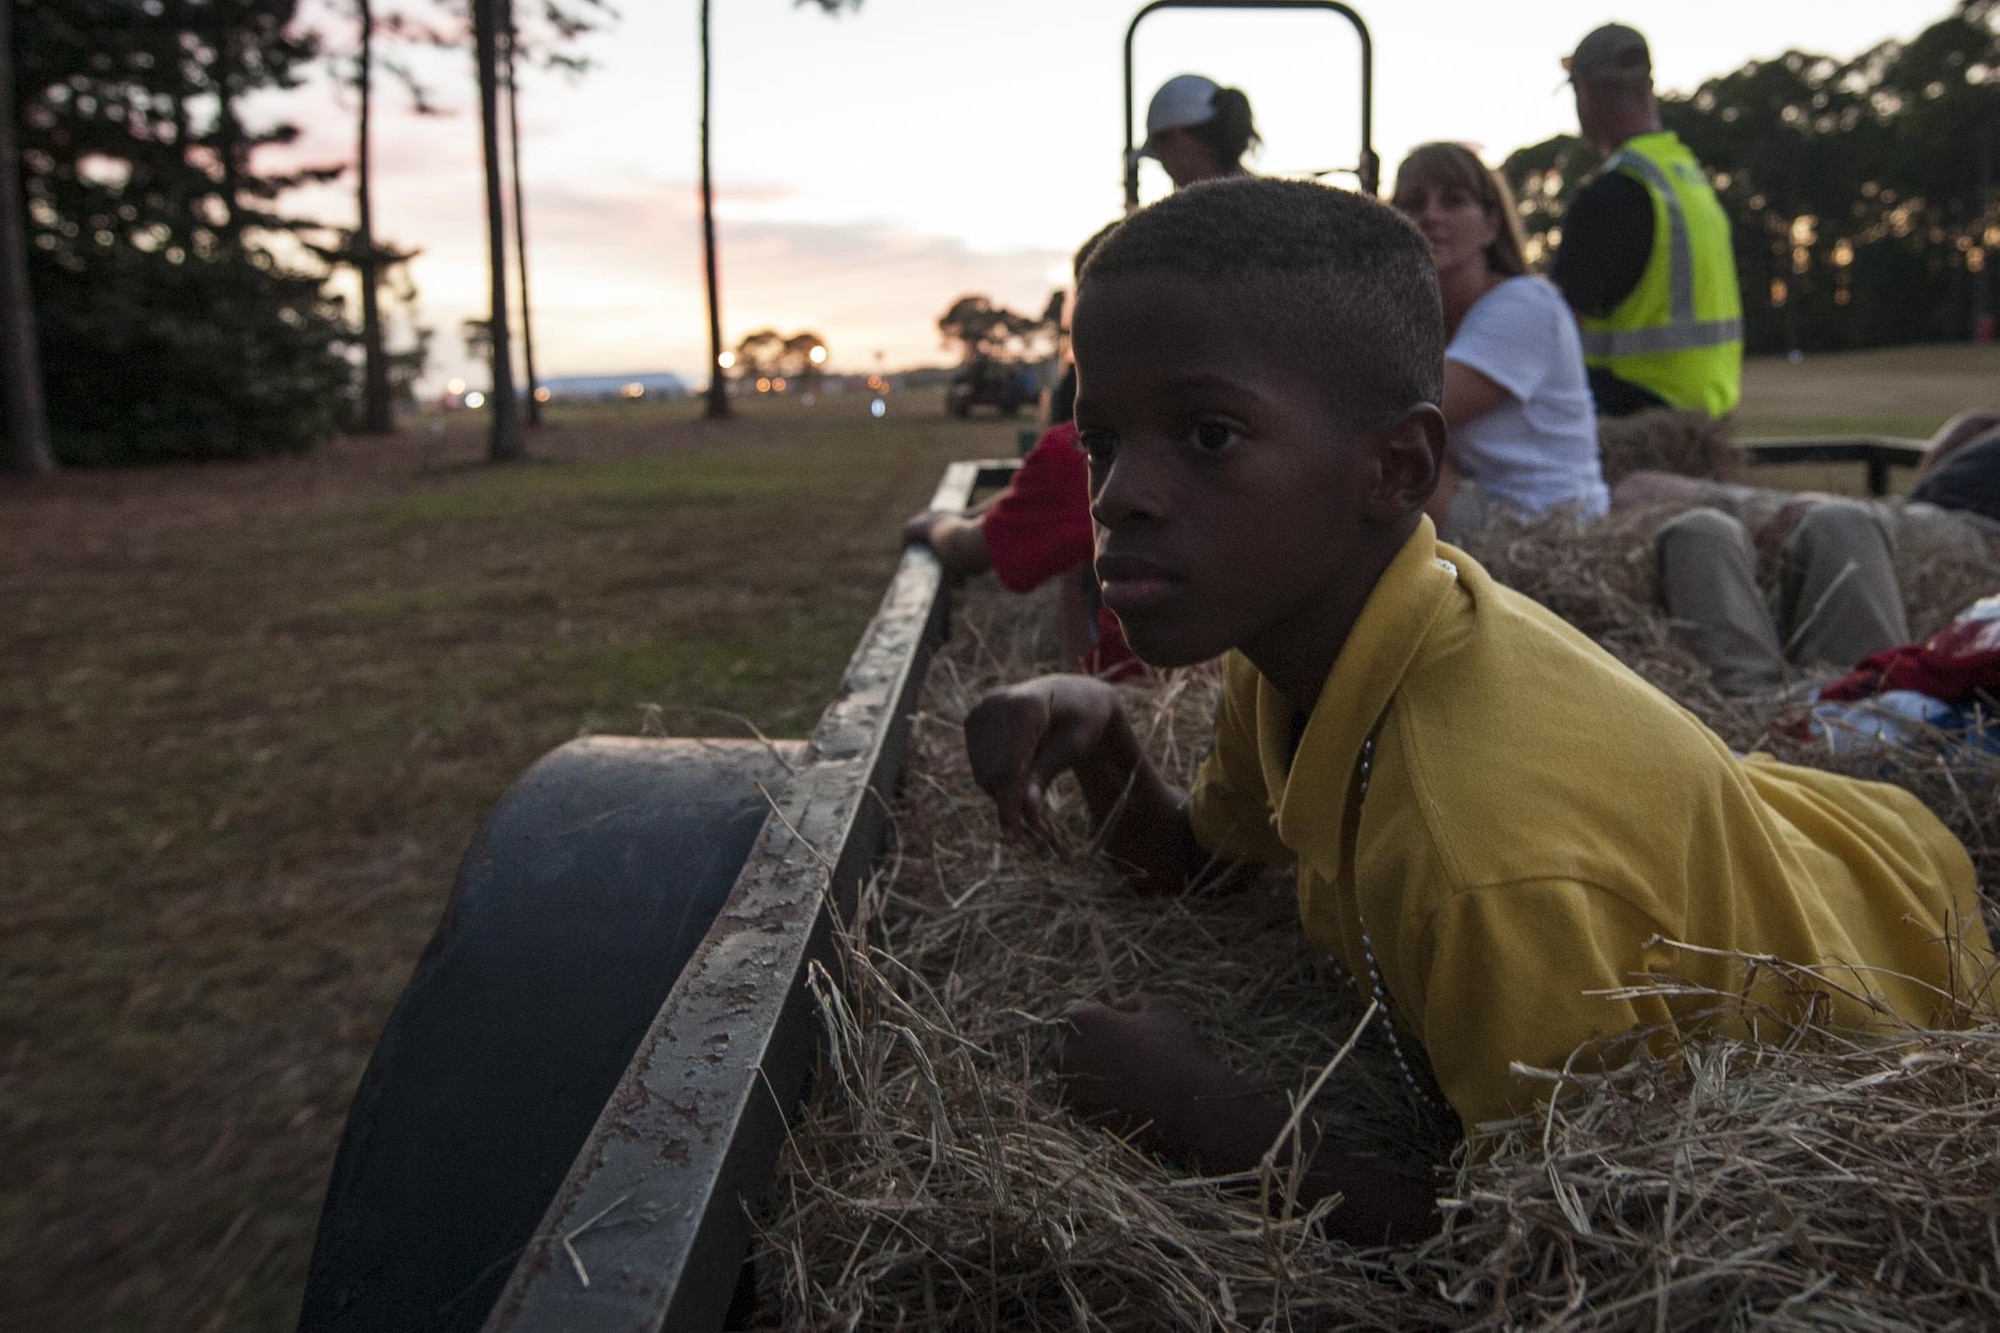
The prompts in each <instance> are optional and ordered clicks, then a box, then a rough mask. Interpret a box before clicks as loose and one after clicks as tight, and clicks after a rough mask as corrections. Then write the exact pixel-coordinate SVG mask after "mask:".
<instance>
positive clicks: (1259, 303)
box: [1079, 176, 1445, 430]
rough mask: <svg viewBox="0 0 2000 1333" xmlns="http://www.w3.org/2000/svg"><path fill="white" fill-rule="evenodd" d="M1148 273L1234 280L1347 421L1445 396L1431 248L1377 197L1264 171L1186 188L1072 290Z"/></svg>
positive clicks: (1142, 213) (1120, 235)
mask: <svg viewBox="0 0 2000 1333" xmlns="http://www.w3.org/2000/svg"><path fill="white" fill-rule="evenodd" d="M1145 272H1165V273H1176V274H1182V275H1185V276H1187V277H1192V278H1199V279H1202V280H1204V281H1209V282H1217V283H1225V284H1229V285H1231V286H1234V287H1238V288H1239V289H1240V292H1241V294H1242V296H1243V297H1244V298H1245V299H1248V300H1252V301H1254V302H1255V305H1256V309H1257V312H1258V321H1259V323H1260V324H1262V325H1264V326H1266V327H1268V328H1269V329H1270V331H1271V334H1272V336H1273V337H1274V339H1275V340H1276V341H1277V343H1278V344H1279V345H1282V346H1286V347H1293V348H1296V349H1297V355H1298V356H1299V358H1300V359H1301V361H1303V362H1304V363H1305V364H1307V365H1309V366H1311V367H1313V368H1314V369H1315V371H1316V372H1317V373H1318V374H1320V375H1322V376H1323V377H1324V383H1325V387H1326V390H1327V396H1328V401H1329V402H1330V403H1331V404H1332V405H1333V406H1334V408H1335V410H1336V411H1337V412H1338V413H1339V414H1340V415H1341V417H1342V418H1343V419H1344V423H1345V425H1346V426H1347V428H1348V429H1350V430H1360V429H1365V428H1367V427H1370V426H1375V425H1380V424H1381V423H1383V422H1386V421H1389V420H1392V419H1393V418H1394V417H1395V416H1396V415H1397V414H1398V413H1400V412H1403V411H1404V410H1406V409H1408V408H1410V407H1412V406H1414V405H1415V404H1417V403H1435V402H1437V401H1438V399H1439V398H1440V397H1441V396H1442V393H1443V382H1444V345H1445V337H1444V308H1443V305H1442V303H1441V301H1440V299H1439V297H1438V283H1437V268H1436V266H1435V265H1434V264H1433V263H1432V262H1431V252H1430V247H1429V246H1428V245H1426V244H1425V242H1424V238H1423V237H1422V236H1421V235H1420V234H1418V232H1417V230H1416V228H1414V227H1412V226H1411V225H1410V223H1409V222H1408V221H1407V220H1406V219H1404V218H1403V217H1402V216H1401V215H1400V214H1398V213H1397V212H1396V211H1395V210H1394V209H1391V208H1389V207H1388V206H1387V205H1384V204H1380V203H1377V202H1376V201H1375V200H1373V199H1369V198H1366V197H1365V196H1363V195H1359V194H1355V193H1353V192H1352V191H1348V190H1338V189H1334V188H1333V187H1331V186H1326V185H1316V184H1313V183H1312V182H1310V181H1291V180H1278V179H1274V178H1271V177H1257V176H1252V177H1231V178H1227V179H1223V180H1216V181H1204V182H1202V183H1200V184H1197V185H1190V186H1188V187H1186V188H1185V189H1182V190H1178V191H1176V192H1175V193H1173V194H1171V195H1168V196H1167V197H1166V198H1165V199H1162V200H1160V201H1159V202H1158V203H1155V204H1152V205H1149V206H1148V207H1146V208H1142V209H1140V210H1139V211H1138V212H1136V213H1134V214H1133V215H1132V216H1131V217H1129V218H1127V219H1125V221H1124V222H1122V223H1121V224H1119V226H1118V227H1117V228H1116V229H1115V230H1114V231H1113V232H1112V233H1111V234H1110V235H1109V236H1107V237H1105V238H1104V239H1103V241H1102V242H1101V243H1100V244H1099V245H1098V246H1097V249H1096V251H1095V252H1094V253H1093V254H1092V255H1091V256H1090V260H1089V262H1088V263H1086V264H1085V265H1084V267H1083V274H1082V278H1081V280H1080V284H1079V291H1083V290H1087V289H1088V287H1089V285H1090V283H1091V281H1092V280H1093V279H1099V278H1111V277H1118V276H1122V275H1125V274H1132V273H1145Z"/></svg>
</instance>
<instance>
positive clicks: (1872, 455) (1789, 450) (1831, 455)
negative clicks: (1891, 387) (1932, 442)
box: [1741, 435, 1930, 497]
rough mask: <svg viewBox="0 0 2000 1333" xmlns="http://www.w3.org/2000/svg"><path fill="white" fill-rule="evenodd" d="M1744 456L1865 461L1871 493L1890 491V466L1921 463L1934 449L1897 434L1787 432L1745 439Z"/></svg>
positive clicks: (1764, 459) (1786, 460)
mask: <svg viewBox="0 0 2000 1333" xmlns="http://www.w3.org/2000/svg"><path fill="white" fill-rule="evenodd" d="M1741 447H1742V450H1743V454H1744V457H1746V458H1748V459H1749V460H1750V461H1751V462H1753V463H1776V464H1780V465H1789V464H1793V463H1865V464H1867V465H1868V493H1869V494H1870V495H1873V496H1877V497H1880V496H1884V495H1887V494H1888V493H1889V469H1890V468H1892V467H1917V466H1919V465H1920V464H1922V463H1923V461H1924V457H1925V455H1926V454H1928V453H1929V452H1930V449H1929V446H1928V445H1926V444H1925V443H1924V441H1922V440H1906V439H1902V438H1899V437H1897V436H1894V435H1836V436H1784V437H1778V438H1772V439H1768V440H1745V441H1743V442H1742V445H1741Z"/></svg>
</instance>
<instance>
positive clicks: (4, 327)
mask: <svg viewBox="0 0 2000 1333" xmlns="http://www.w3.org/2000/svg"><path fill="white" fill-rule="evenodd" d="M14 107H15V101H14V6H13V2H12V0H0V398H5V399H6V404H7V418H6V420H7V469H8V471H10V472H15V473H19V474H21V475H23V476H34V475H37V474H40V473H44V472H52V471H54V470H55V466H56V460H55V455H54V454H53V453H51V452H50V450H49V421H48V412H47V410H46V409H45V408H44V406H43V401H42V365H41V359H40V357H39V356H38V355H37V354H36V353H37V348H36V341H35V340H36V336H37V335H36V330H35V307H34V300H33V297H32V295H31V294H30V292H29V289H28V242H27V235H26V228H25V214H24V213H23V205H22V200H21V171H20V148H19V145H18V144H17V143H16V142H15V135H14Z"/></svg>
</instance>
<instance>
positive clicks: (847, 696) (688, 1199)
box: [485, 462, 1016, 1333]
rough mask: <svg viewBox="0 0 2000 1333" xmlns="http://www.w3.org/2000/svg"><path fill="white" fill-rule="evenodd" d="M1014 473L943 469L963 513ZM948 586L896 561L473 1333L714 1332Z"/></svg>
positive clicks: (921, 565) (911, 557)
mask: <svg viewBox="0 0 2000 1333" xmlns="http://www.w3.org/2000/svg"><path fill="white" fill-rule="evenodd" d="M1015 466H1016V465H1015V464H1014V463H1011V462H987V463H977V462H975V463H955V464H952V465H951V466H950V467H949V468H948V469H947V470H946V472H945V475H944V479H943V481H942V482H941V483H940V484H939V486H938V488H937V492H936V494H935V495H934V497H933V499H932V504H933V505H935V506H937V507H939V508H962V507H963V506H964V505H965V504H966V503H967V501H968V500H969V499H970V498H971V496H972V494H973V492H974V491H975V490H976V489H977V488H978V487H980V486H982V485H991V484H994V483H996V482H1001V481H1004V480H1005V479H1006V478H1007V477H1009V476H1011V475H1012V472H1013V470H1014V468H1015ZM948 603H949V588H948V580H947V578H946V576H945V574H944V571H943V570H942V568H941V567H940V566H939V565H938V562H937V560H936V558H935V557H933V556H932V555H931V554H930V553H929V552H928V551H923V550H914V549H913V550H911V551H907V552H905V553H904V555H903V558H902V563H901V565H900V566H899V567H898V569H897V571H896V575H895V577H894V579H893V580H892V581H891V582H890V584H889V590H888V593H887V595H885V596H884V597H883V599H882V605H881V608H880V609H879V610H878V611H877V612H876V615H875V618H874V620H873V622H871V623H870V625H869V627H868V630H867V632H866V633H865V634H864V635H863V636H862V639H861V643H860V645H859V647H857V648H856V649H855V652H854V656H853V658H852V659H851V660H850V661H849V663H848V666H847V671H846V674H845V675H844V676H843V677H842V680H841V683H840V688H839V691H838V693H837V694H836V695H835V697H834V700H833V702H832V704H831V705H830V706H829V707H828V708H827V710H826V712H825V713H824V714H823V715H822V716H821V718H820V721H819V725H818V727H817V728H816V729H815V730H814V732H813V735H812V739H811V742H810V747H809V749H808V752H807V761H806V762H805V763H803V764H802V765H801V766H800V767H799V768H798V769H797V771H796V772H794V773H793V774H792V776H791V777H790V778H789V779H788V780H787V781H786V782H785V783H784V784H783V786H782V788H780V789H778V790H773V791H771V792H770V793H769V796H770V800H771V814H770V816H769V817H768V818H767V819H766V820H765V824H764V828H763V830H762V832H761V833H760V834H759V836H758V839H757V842H756V845H755V847H754V849H753V850H752V852H751V853H750V857H749V859H748V861H747V862H746V863H745V864H744V866H743V870H742V872H741V874H740V875H739V876H738V878H737V880H736V885H735V887H734V889H733V890H731V893H730V897H729V899H728V901H727V902H726V903H725V904H724V905H723V908H722V910H721V913H720V914H719V915H718V916H717V918H716V921H715V924H714V925H713V926H712V927H711V928H710V930H709V933H708V935H707V937H706V938H705V939H704V940H703V942H702V944H701V946H700V948H699V949H697V950H696V952H695V954H694V956H693V957H692V958H691V959H690V960H689V962H688V964H687V966H686V968H685V969H684V970H683V971H682V973H681V976H680V979H679V980H678V981H677V982H676V984H675V985H674V988H673V991H672V993H671V994H670V995H669V996H668V997H667V1001H666V1003H665V1005H664V1006H663V1007H662V1008H661V1010H660V1013H659V1016H658V1017H657V1018H656V1019H655V1020H654V1022H653V1024H652V1027H651V1028H650V1029H649V1030H648V1032H647V1033H646V1036H645V1038H644V1039H643V1040H642V1041H641V1042H640V1043H639V1047H638V1050H637V1051H636V1053H635V1054H634V1056H633V1058H632V1061H631V1063H630V1065H629V1066H627V1068H626V1071H625V1074H624V1076H623V1077H622V1078H621V1079H620V1081H619V1083H618V1087H617V1090H616V1091H615V1092H614V1093H613V1094H612V1096H611V1099H610V1101H609V1102H608V1103H607V1104H606V1106H605V1108H604V1110H603V1112H602V1114H601V1115H600V1116H599V1118H598V1121H597V1125H596V1127H595V1128H594V1129H593V1130H592V1131H591V1134H590V1137H589V1139H588V1140H587V1141H586V1142H585V1143H584V1145H583V1149H582V1151H581V1152H580V1153H578V1155H577V1157H576V1160H575V1163H574V1165H572V1167H571V1168H570V1171H569V1175H568V1177H567V1179H565V1180H564V1181H563V1184H562V1187H561V1188H560V1189H559V1190H558V1191H557V1193H556V1195H555V1198H554V1200H553V1201H552V1202H551V1204H550V1205H549V1208H548V1211H547V1213H546V1214H545V1215H544V1216H543V1219H542V1221H541V1224H540V1226H539V1227H538V1228H537V1230H536V1233H535V1236H534V1239H533V1240H532V1241H531V1242H530V1244H529V1245H528V1247H527V1249H526V1251H525V1252H524V1253H523V1255H522V1257H521V1259H520V1260H519V1262H518V1263H517V1264H516V1265H515V1268H514V1271H513V1275H512V1277H511V1278H510V1279H509V1281H508V1283H507V1286H506V1288H505V1290H504V1291H503V1292H502V1294H501V1296H500V1299H499V1301H498V1302H497V1303H496V1304H495V1306H494V1308H493V1311H492V1313H491V1314H490V1315H489V1316H488V1318H487V1321H486V1324H485V1328H486V1329H487V1330H488V1333H530V1331H540V1330H559V1329H560V1330H579V1329H587V1330H592V1331H593V1333H597V1331H602V1333H610V1331H611V1330H619V1331H620V1333H624V1331H627V1330H629V1331H630V1333H639V1331H640V1330H646V1331H647V1333H651V1331H652V1330H658V1329H676V1330H678V1329H714V1328H717V1327H719V1326H720V1325H721V1323H722V1322H723V1319H724V1316H725V1313H726V1311H727V1310H728V1308H729V1306H730V1302H731V1298H732V1296H733V1295H735V1294H736V1292H737V1287H738V1279H739V1274H740V1272H741V1271H742V1265H743V1260H744V1256H745V1254H746V1252H747V1249H748V1246H749V1240H750V1221H749V1215H748V1212H747V1209H748V1207H749V1205H750V1204H751V1203H752V1202H753V1201H754V1200H755V1198H756V1197H757V1195H758V1194H759V1192H760V1191H761V1190H762V1188H763V1186H764V1184H765V1182H766V1181H767V1180H768V1179H769V1176H770V1172H771V1168H772V1164H773V1163H774V1161H775V1160H776V1157H777V1153H778V1149H779V1147H780V1146H781V1145H782V1143H783V1138H784V1135H785V1133H786V1127H787V1124H788V1122H789V1120H790V1118H791V1116H792V1115H793V1113H794V1111H795V1109H796V1108H797V1106H798V1104H799V1101H800V1098H801V1096H802V1095H803V1092H804V1090H805V1087H806V1082H807V1077H808V1074H809V1072H810V1070H811V1067H812V1063H813V1060H814V1052H815V1043H816V1041H817V1039H818V1027H817V1019H816V1017H815V1015H814V1013H813V1009H812V1004H811V1001H810V997H809V995H808V993H807V989H806V985H805V981H806V977H807V972H808V968H809V966H810V965H811V963H812V962H813V961H814V960H821V961H825V960H826V959H828V958H829V956H830V953H831V934H832V927H833V922H834V914H835V913H836V912H838V913H845V912H848V911H850V910H851V909H852V907H853V904H854V896H855V891H856V888H857V886H858V885H859V884H860V883H861V881H862V879H863V877H864V876H865V875H867V874H868V872H869V869H870V867H871V866H872V864H873V863H874V861H875V858H876V856H877V854H878V853H879V851H880V850H881V847H882V841H883V835H884V833H885V831H886V817H887V813H888V811H887V801H888V799H889V796H890V794H891V793H892V792H893V790H894V789H895V787H896V784H897V782H898V780H899V778H900V776H901V773H902V767H903V757H904V751H905V747H906V742H907V739H908V734H909V727H910V719H911V717H912V715H913V713H914V711H915V708H916V699H917V690H918V687H919V685H920V684H921V682H922V679H923V674H924V669H925V667H926V665H927V664H928V662H929V659H930V654H931V652H932V650H933V649H934V648H935V646H936V644H937V643H938V642H939V641H940V639H941V638H942V635H943V631H944V625H945V617H946V613H947V608H948Z"/></svg>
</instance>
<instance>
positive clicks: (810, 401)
mask: <svg viewBox="0 0 2000 1333" xmlns="http://www.w3.org/2000/svg"><path fill="white" fill-rule="evenodd" d="M799 401H800V402H802V403H804V404H805V405H806V406H807V407H811V406H812V405H813V404H814V403H815V402H817V401H819V400H818V399H816V398H814V397H813V396H812V395H811V394H807V395H806V396H805V397H803V398H801V399H799Z"/></svg>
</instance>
